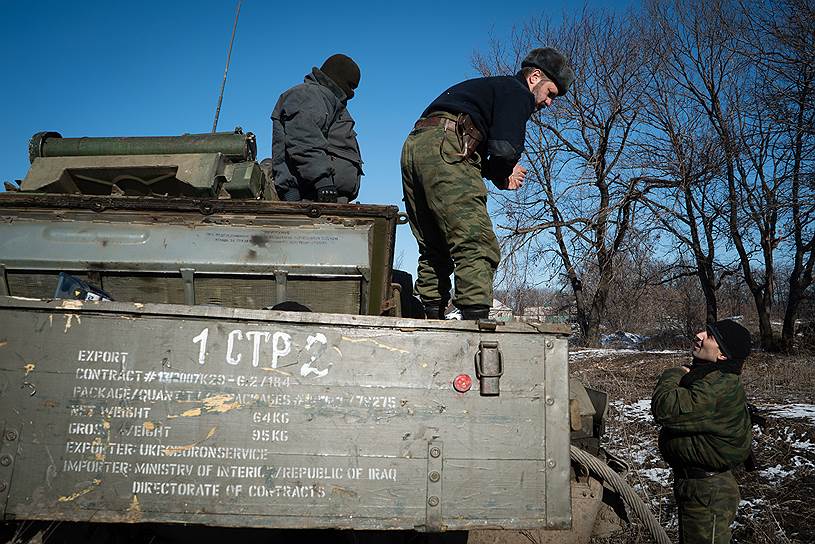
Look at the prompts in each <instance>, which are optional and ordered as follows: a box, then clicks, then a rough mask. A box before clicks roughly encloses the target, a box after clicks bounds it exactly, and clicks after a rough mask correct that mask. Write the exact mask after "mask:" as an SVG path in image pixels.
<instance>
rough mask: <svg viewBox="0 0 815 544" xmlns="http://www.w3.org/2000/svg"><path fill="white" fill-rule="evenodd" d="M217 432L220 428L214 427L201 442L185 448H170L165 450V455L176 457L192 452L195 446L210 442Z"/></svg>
mask: <svg viewBox="0 0 815 544" xmlns="http://www.w3.org/2000/svg"><path fill="white" fill-rule="evenodd" d="M217 431H218V427H213V428H211V429H210V430H209V432H208V433H207V435H206V436H205V437H204V438H202V439H201V440H199V441H197V442H193V443H192V444H187V445H185V446H169V447H167V448H165V449H164V455H175V454H176V453H181V452H182V451H187V450H191V449H192V448H194V447H195V446H198V445H199V444H201V443H203V442H205V441H207V440H209V439H210V438H212V437H213V436H215V433H216V432H217Z"/></svg>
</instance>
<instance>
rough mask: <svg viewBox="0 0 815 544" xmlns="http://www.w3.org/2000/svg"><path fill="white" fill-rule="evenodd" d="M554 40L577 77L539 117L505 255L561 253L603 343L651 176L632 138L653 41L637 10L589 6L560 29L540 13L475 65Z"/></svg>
mask: <svg viewBox="0 0 815 544" xmlns="http://www.w3.org/2000/svg"><path fill="white" fill-rule="evenodd" d="M545 45H555V46H557V47H558V48H560V49H561V50H563V51H565V52H566V53H567V54H568V55H569V56H570V58H571V61H572V64H573V65H574V67H575V71H576V72H577V80H576V81H575V83H574V84H573V86H572V88H571V89H570V90H569V92H568V94H567V95H566V96H565V97H562V98H558V99H557V100H556V101H555V103H554V105H553V107H552V108H550V109H549V110H544V111H543V112H541V113H540V114H539V115H536V116H535V117H534V118H533V119H532V121H531V123H530V126H529V127H528V131H527V142H526V144H527V145H526V156H525V158H526V161H527V162H528V165H529V169H530V173H529V176H528V177H527V184H526V185H525V187H524V189H523V190H522V191H520V192H519V193H518V194H514V195H510V196H503V195H499V197H498V198H499V202H500V204H501V211H502V215H503V217H504V218H505V221H504V222H503V223H502V224H499V227H498V228H499V229H500V231H501V232H502V233H503V240H504V243H505V250H506V253H508V254H509V257H510V258H509V259H507V261H506V262H508V263H510V264H512V263H517V262H518V261H517V260H513V258H512V257H513V256H515V255H523V256H524V259H523V260H524V261H525V262H527V263H528V262H530V260H531V261H532V262H536V263H539V262H543V263H545V262H547V259H548V256H553V257H554V260H548V262H549V263H551V264H552V265H559V266H557V269H558V270H561V271H562V273H563V274H564V276H565V279H566V281H567V283H568V285H569V286H570V287H571V290H572V292H573V293H574V297H575V304H576V316H577V317H576V319H577V322H578V325H579V327H580V330H581V333H582V334H583V336H584V339H585V341H586V342H587V343H588V344H596V343H597V342H598V340H599V330H600V329H599V327H600V324H601V323H602V321H603V319H604V316H605V313H606V309H607V303H608V299H609V290H610V286H611V284H612V280H613V278H614V275H615V270H614V265H615V257H616V256H617V255H618V254H619V253H620V252H624V251H625V250H626V249H627V245H628V244H629V243H631V240H630V237H629V233H630V230H631V227H632V225H633V223H634V219H635V212H636V209H637V201H638V198H639V195H640V193H641V191H642V186H643V184H644V179H643V177H642V176H640V175H639V173H638V172H637V171H636V169H635V168H634V167H633V164H634V161H632V159H631V156H630V145H629V144H630V138H631V136H632V134H633V133H634V128H635V126H636V124H637V123H638V115H639V106H640V101H641V98H642V93H643V90H644V88H645V86H644V84H643V82H642V77H643V70H642V67H643V66H644V65H645V64H646V61H645V58H646V57H647V56H648V55H649V54H650V48H649V47H647V44H646V41H645V40H643V39H642V36H641V35H640V34H639V33H638V32H637V31H636V29H635V26H634V25H633V24H632V20H631V19H630V18H628V17H617V16H612V15H607V14H603V13H597V14H594V13H584V14H582V15H581V16H579V17H578V18H575V19H571V20H566V21H565V22H564V23H563V24H562V25H560V26H558V27H556V28H553V27H552V26H551V25H550V24H549V22H548V21H546V20H537V21H533V22H532V23H530V24H528V25H527V26H525V27H524V28H523V29H522V30H521V31H519V32H518V33H517V34H516V35H515V36H514V37H513V39H512V40H511V44H510V48H509V51H508V52H505V50H504V48H503V46H502V45H501V44H495V46H494V47H493V50H492V52H491V56H490V58H489V60H487V59H486V58H485V57H483V56H477V57H476V60H475V64H476V66H477V67H478V68H479V69H480V70H481V72H482V73H484V74H485V75H488V74H496V73H509V70H508V68H509V67H514V66H517V61H518V59H520V58H521V57H522V56H523V55H524V54H525V53H526V52H527V51H528V50H529V49H531V48H532V47H541V46H545ZM552 242H554V244H552ZM590 279H596V281H591V283H589V281H588V280H590Z"/></svg>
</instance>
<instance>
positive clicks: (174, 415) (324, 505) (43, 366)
mask: <svg viewBox="0 0 815 544" xmlns="http://www.w3.org/2000/svg"><path fill="white" fill-rule="evenodd" d="M29 155H30V159H31V168H30V170H29V172H28V174H27V175H26V177H25V179H23V180H22V182H21V183H20V186H19V189H18V188H16V187H10V189H15V190H10V191H7V192H5V193H3V194H0V514H1V515H2V518H3V520H6V521H7V523H6V525H5V530H6V531H7V532H8V533H9V534H12V535H17V536H16V537H14V538H18V540H19V541H24V538H25V534H27V533H26V530H28V529H30V528H31V527H35V528H36V527H37V526H36V525H30V522H32V521H37V520H39V521H49V522H53V521H59V522H66V523H64V524H63V527H64V526H67V525H70V524H75V523H90V524H124V525H112V526H110V527H122V526H124V527H135V528H138V529H141V528H143V527H145V525H143V524H162V525H149V526H147V527H150V528H151V529H150V530H151V531H152V530H156V531H158V528H160V527H167V526H172V525H173V524H195V525H197V526H207V527H242V528H249V527H252V528H262V529H277V530H280V529H349V530H399V531H418V532H425V533H435V532H450V531H469V533H464V534H465V537H466V538H469V540H470V541H471V542H497V541H512V539H513V538H515V539H518V538H522V539H525V538H526V537H525V536H524V537H520V536H519V535H521V533H520V532H519V531H526V534H527V535H528V534H529V531H534V532H536V534H537V535H538V538H539V539H541V541H547V542H564V543H565V542H587V541H588V539H589V538H590V536H591V535H592V534H595V535H596V534H605V533H607V532H609V531H611V530H613V529H614V527H615V526H616V524H617V523H618V522H619V519H618V518H617V516H616V514H615V513H614V510H613V509H612V507H611V506H610V504H613V500H611V498H613V497H616V496H617V494H616V493H614V492H612V489H611V486H610V484H609V481H610V479H609V478H605V477H603V476H601V475H599V474H598V472H599V471H598V470H591V471H590V470H589V469H587V468H585V466H584V465H583V464H580V463H577V462H572V461H571V460H570V447H572V444H577V445H580V446H581V447H582V448H583V449H585V450H588V451H590V452H591V453H594V454H598V455H602V452H601V450H600V449H599V438H600V434H601V433H602V429H603V417H604V414H605V404H606V399H605V396H604V395H603V394H602V393H600V392H597V391H592V390H590V389H588V388H585V387H583V386H582V385H581V384H579V383H578V382H575V381H571V382H570V380H569V375H568V365H567V351H568V347H567V336H568V334H569V329H568V327H567V326H564V325H557V324H544V323H534V324H530V323H519V322H509V323H498V322H496V321H493V320H482V321H479V322H462V321H440V320H425V319H414V318H407V317H404V315H403V314H404V313H405V311H403V307H404V301H405V300H406V299H405V296H406V293H405V290H406V289H405V287H404V282H402V284H401V285H400V284H399V283H394V282H393V281H392V277H393V269H392V268H393V255H394V242H395V232H396V225H397V224H399V223H401V222H403V221H404V217H403V215H402V214H400V213H399V211H398V209H397V208H396V207H394V206H374V205H357V204H347V205H339V204H320V203H314V202H298V203H284V202H278V201H275V199H274V191H273V187H272V184H271V181H270V180H269V179H268V176H267V175H266V172H265V171H264V169H263V168H262V167H261V166H260V165H259V164H258V163H257V162H255V159H256V145H255V139H254V136H253V135H252V134H251V133H246V134H244V133H243V132H242V131H241V130H236V131H235V132H233V133H218V134H205V135H184V136H178V137H149V138H148V137H145V138H132V137H131V138H63V137H61V136H60V135H59V134H58V133H54V132H43V133H39V134H37V135H35V136H34V137H33V138H32V139H31V143H30V146H29ZM16 189H18V190H16ZM66 278H67V279H69V280H70V281H69V283H68V284H67V287H66V284H65V283H64V282H65V281H66ZM408 295H409V293H408ZM291 303H297V304H298V305H299V306H295V307H296V308H299V309H300V310H301V311H284V310H281V308H287V306H286V304H291ZM281 304H282V306H281ZM288 308H289V309H290V308H291V306H288ZM573 451H576V450H574V449H573ZM617 511H618V512H620V510H619V509H618V510H617ZM69 522H70V523H69ZM25 524H29V525H25ZM46 527H47V529H46V530H44V531H45V533H42V532H41V533H38V534H39V538H40V539H42V536H43V534H45V535H46V536H48V535H50V534H52V533H48V532H47V531H52V530H53V525H50V524H49V525H47V526H46ZM213 530H214V529H213ZM28 533H31V530H28ZM132 534H135V533H132V532H131V536H132ZM394 534H396V533H394ZM398 534H402V535H404V534H406V533H404V532H403V533H398ZM411 534H415V533H411ZM9 538H11V537H9ZM117 541H118V540H117Z"/></svg>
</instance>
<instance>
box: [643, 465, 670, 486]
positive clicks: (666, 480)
mask: <svg viewBox="0 0 815 544" xmlns="http://www.w3.org/2000/svg"><path fill="white" fill-rule="evenodd" d="M639 473H640V474H641V475H642V476H644V477H646V478H648V479H649V480H651V481H652V482H656V483H658V484H660V485H664V486H669V485H671V482H672V481H673V478H672V477H671V469H669V468H659V467H655V468H645V469H641V470H639Z"/></svg>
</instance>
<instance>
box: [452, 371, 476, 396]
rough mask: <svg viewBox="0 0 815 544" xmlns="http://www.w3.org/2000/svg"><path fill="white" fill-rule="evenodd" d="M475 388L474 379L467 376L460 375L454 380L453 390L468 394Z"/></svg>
mask: <svg viewBox="0 0 815 544" xmlns="http://www.w3.org/2000/svg"><path fill="white" fill-rule="evenodd" d="M472 386H473V379H472V378H471V377H470V376H468V375H467V374H459V375H458V376H456V379H455V380H453V389H455V390H456V391H458V392H459V393H466V392H467V391H469V390H470V388H471V387H472Z"/></svg>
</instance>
